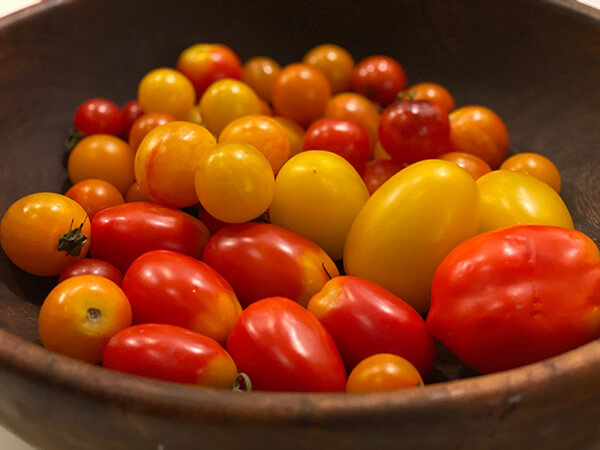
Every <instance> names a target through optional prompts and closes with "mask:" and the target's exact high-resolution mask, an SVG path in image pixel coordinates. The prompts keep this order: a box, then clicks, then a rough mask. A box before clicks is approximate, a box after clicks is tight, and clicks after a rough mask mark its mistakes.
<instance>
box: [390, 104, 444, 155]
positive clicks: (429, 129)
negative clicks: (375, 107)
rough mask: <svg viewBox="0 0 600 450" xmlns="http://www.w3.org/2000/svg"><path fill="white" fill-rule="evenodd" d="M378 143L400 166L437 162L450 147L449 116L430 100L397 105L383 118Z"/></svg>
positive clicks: (392, 106) (391, 107)
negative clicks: (434, 160) (439, 156)
mask: <svg viewBox="0 0 600 450" xmlns="http://www.w3.org/2000/svg"><path fill="white" fill-rule="evenodd" d="M379 140H380V142H381V145H383V148H384V149H385V150H386V151H387V152H388V153H389V154H390V156H391V157H392V158H393V159H395V160H397V161H400V162H406V163H413V162H417V161H421V160H423V159H431V158H435V157H437V156H438V155H441V154H442V153H446V152H447V151H448V148H449V146H450V122H449V120H448V114H446V113H445V112H444V111H443V110H442V108H440V107H439V106H438V105H436V104H434V103H431V102H429V101H427V100H413V101H410V100H408V101H399V102H396V103H394V104H393V105H391V106H389V107H388V108H386V110H385V111H384V112H383V113H382V114H381V121H380V122H379Z"/></svg>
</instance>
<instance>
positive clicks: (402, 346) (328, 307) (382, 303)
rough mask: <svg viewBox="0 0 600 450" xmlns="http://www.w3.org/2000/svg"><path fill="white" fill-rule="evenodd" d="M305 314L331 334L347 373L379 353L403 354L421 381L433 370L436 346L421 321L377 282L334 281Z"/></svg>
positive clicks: (325, 288) (418, 316)
mask: <svg viewBox="0 0 600 450" xmlns="http://www.w3.org/2000/svg"><path fill="white" fill-rule="evenodd" d="M308 310H309V311H310V312H311V313H313V315H315V316H316V317H317V318H318V319H319V321H320V322H321V323H322V324H323V326H324V327H325V328H326V329H327V331H329V333H330V334H331V336H332V337H333V340H334V341H335V343H336V345H337V347H338V349H339V351H340V354H341V355H342V359H343V360H344V362H345V364H346V369H348V370H349V371H350V370H352V369H353V368H354V366H356V364H358V363H359V362H360V361H362V360H363V359H365V358H367V357H369V356H371V355H375V354H377V353H392V354H395V355H398V356H402V357H403V358H405V359H407V360H408V361H410V362H411V363H412V364H413V365H414V366H415V367H416V368H417V370H419V373H420V374H421V376H423V377H425V376H426V375H427V374H428V373H429V372H430V371H431V369H432V368H433V363H434V358H435V347H434V344H433V338H432V337H431V336H430V335H429V333H428V332H427V330H426V329H425V321H424V320H423V318H422V317H421V316H420V315H419V313H417V312H416V311H415V310H414V309H413V308H412V307H411V306H409V305H408V304H407V303H405V302H404V301H403V300H402V299H400V298H399V297H397V296H395V295H394V294H392V293H391V292H389V291H387V290H385V289H383V288H382V287H380V286H378V285H376V284H375V283H372V282H370V281H367V280H363V279H361V278H357V277H352V276H340V277H336V278H333V279H331V280H330V281H328V282H327V284H326V285H325V286H324V287H323V289H321V291H319V292H318V293H317V294H315V296H314V297H313V298H312V299H311V300H310V302H309V303H308Z"/></svg>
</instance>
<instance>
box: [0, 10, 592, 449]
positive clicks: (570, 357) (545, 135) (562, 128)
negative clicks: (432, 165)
mask: <svg viewBox="0 0 600 450" xmlns="http://www.w3.org/2000/svg"><path fill="white" fill-rule="evenodd" d="M196 42H223V43H226V44H228V45H230V46H232V47H233V48H234V49H235V50H236V51H237V52H238V53H239V54H240V56H241V58H242V59H247V58H248V57H250V56H254V55H259V54H266V55H268V56H271V57H274V58H275V59H277V60H279V61H280V62H282V63H287V62H292V61H295V60H299V59H300V58H301V57H302V56H303V54H304V53H305V52H306V51H307V50H308V49H309V48H310V47H311V46H313V45H315V44H318V43H322V42H335V43H338V44H340V45H343V46H345V47H346V48H348V49H349V50H350V51H351V52H352V53H353V54H354V55H355V57H356V58H357V59H360V58H362V57H364V56H367V55H369V54H373V53H385V54H389V55H392V56H394V57H396V58H397V59H398V60H400V61H401V62H402V64H403V65H404V67H405V69H406V71H407V73H408V76H409V82H410V83H413V82H418V81H435V82H440V83H442V84H444V85H446V86H447V87H448V88H449V89H450V91H451V92H452V93H453V94H454V96H455V99H456V101H457V104H458V105H465V104H481V105H485V106H489V107H491V108H492V109H494V110H495V111H497V112H498V113H499V114H500V116H501V117H503V119H504V120H505V122H506V124H507V127H508V130H509V133H510V136H511V143H512V146H513V148H514V149H518V150H519V151H535V152H540V153H543V154H545V155H548V156H549V157H550V158H552V160H553V161H555V162H556V164H557V165H558V167H559V169H560V171H561V174H562V175H563V181H564V191H563V198H564V199H565V201H566V203H567V205H568V206H569V208H570V210H571V212H572V214H573V217H574V220H575V223H576V226H577V228H578V229H580V230H581V231H584V232H585V233H587V234H588V235H590V236H591V237H592V238H593V239H595V241H596V242H597V243H598V242H600V126H599V125H598V124H599V123H600V122H599V121H600V14H598V13H597V12H596V11H595V10H593V9H591V8H588V7H585V6H582V5H580V4H578V3H576V2H575V1H568V0H553V1H541V0H539V1H533V0H505V1H499V0H498V1H494V2H484V1H467V0H464V1H459V0H424V1H417V0H410V1H409V0H405V1H396V2H390V1H377V0H372V1H368V2H367V1H359V2H341V1H328V0H308V1H303V2H286V1H262V2H261V1H257V2H245V1H244V2H243V1H228V2H223V1H221V2H217V1H212V2H211V1H204V2H200V1H185V0H170V1H144V0H127V1H124V0H77V1H74V0H66V1H64V2H58V1H49V2H46V3H44V4H42V6H40V7H34V8H31V9H29V10H27V11H25V12H22V13H20V14H16V15H14V16H11V17H9V18H7V19H4V20H2V21H0V99H1V101H0V149H1V152H2V153H1V155H2V159H1V163H0V183H1V188H0V211H1V212H4V210H5V209H6V208H7V207H8V205H9V204H10V203H12V202H13V201H14V200H16V199H17V198H19V197H21V196H23V195H25V194H28V193H31V192H35V191H41V190H50V191H59V190H61V189H62V186H64V183H65V178H66V173H65V169H64V167H62V164H61V153H62V142H63V140H64V138H65V134H66V130H67V129H68V127H69V126H70V125H71V120H72V114H73V112H74V110H75V108H76V107H77V105H78V104H79V103H81V102H82V101H83V100H85V99H86V98H89V97H91V96H103V97H108V98H112V99H114V100H116V101H117V102H119V103H124V102H125V101H127V100H129V99H131V98H132V97H134V96H135V92H136V86H137V82H138V81H139V79H140V78H141V76H143V75H144V73H146V72H147V71H148V70H150V69H152V68H155V67H157V66H165V65H167V66H168V65H170V66H172V65H173V64H174V62H175V59H176V57H177V55H178V54H179V52H180V51H181V50H182V49H183V48H185V47H186V46H188V45H190V44H191V43H196ZM55 282H56V280H55V279H53V278H49V279H40V278H36V277H32V276H29V275H27V274H25V273H23V272H22V271H20V270H19V269H17V268H15V267H14V266H12V265H11V264H10V263H9V262H8V260H7V259H6V256H5V255H4V254H3V253H1V252H0V422H2V423H4V424H5V425H6V426H7V427H8V428H10V429H12V430H13V431H15V432H16V433H18V434H19V435H21V436H23V437H24V438H25V439H26V440H27V441H29V442H31V443H32V444H34V445H36V446H38V447H39V448H43V449H49V450H67V449H85V448H89V449H103V450H104V449H106V450H109V449H128V450H129V449H157V450H172V449H180V448H215V449H236V448H247V449H254V448H256V449H282V448H286V449H319V448H330V449H334V448H340V449H342V448H343V449H358V448H382V447H385V448H397V449H445V450H447V449H509V448H510V449H513V448H514V449H526V448H529V449H538V448H544V449H568V450H572V449H597V448H600V429H599V428H598V426H597V421H598V419H600V383H599V382H598V380H600V343H598V342H593V343H590V344H588V345H586V346H584V347H582V348H580V349H577V350H575V351H572V352H570V353H568V354H565V355H562V356H560V357H557V358H554V359H551V360H548V361H545V362H542V363H539V364H535V365H532V366H528V367H524V368H520V369H517V370H513V371H510V372H505V373H500V374H496V375H491V376H482V377H473V378H468V379H463V380H457V381H451V382H446V383H439V384H435V385H431V386H427V387H426V388H424V389H419V390H411V391H403V392H397V393H393V394H379V395H361V396H345V395H300V394H269V393H252V394H242V393H230V392H213V391H206V390H202V389H194V388H189V387H183V386H177V385H171V384H168V383H160V382H154V381H151V380H143V379H139V378H135V377H130V376H125V375H120V374H116V373H111V372H109V371H105V370H103V369H100V368H98V367H95V366H89V365H85V364H82V363H79V362H76V361H73V360H69V359H67V358H64V357H60V356H58V355H54V354H52V353H50V352H47V351H45V350H44V349H43V348H42V347H40V346H39V345H37V344H36V342H37V340H38V335H37V327H36V319H37V313H38V311H39V305H40V304H41V302H42V300H43V298H44V296H45V294H46V293H47V292H48V290H49V289H50V288H51V287H52V286H53V284H54V283H55ZM574 289H576V287H574Z"/></svg>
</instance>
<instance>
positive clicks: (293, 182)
mask: <svg viewBox="0 0 600 450" xmlns="http://www.w3.org/2000/svg"><path fill="white" fill-rule="evenodd" d="M368 198H369V192H368V191H367V188H366V186H365V184H364V182H363V180H362V179H361V177H360V175H359V174H358V172H356V170H354V168H353V167H352V166H351V165H350V163H349V162H347V161H346V160H345V159H344V158H342V157H341V156H339V155H336V154H335V153H333V152H326V151H321V150H311V151H306V152H301V153H299V154H297V155H296V156H294V157H292V158H290V159H289V160H288V161H287V162H286V163H285V164H284V165H283V167H282V168H281V170H280V171H279V174H278V175H277V178H276V179H275V196H274V197H273V202H272V203H271V209H270V210H269V211H270V216H271V222H272V223H274V224H275V225H279V226H281V227H284V228H287V229H288V230H292V231H294V232H296V233H298V234H300V235H302V236H304V237H306V238H308V239H311V240H312V241H314V242H316V243H317V244H318V245H319V246H320V247H321V248H322V249H323V250H325V251H326V252H327V253H328V254H329V256H330V257H331V258H332V259H334V260H335V259H340V258H341V257H342V253H343V249H344V241H345V240H346V234H347V233H348V229H349V228H350V225H352V221H353V220H354V218H355V217H356V215H357V214H358V212H359V211H360V209H361V208H362V206H363V204H364V203H365V202H366V201H367V199H368Z"/></svg>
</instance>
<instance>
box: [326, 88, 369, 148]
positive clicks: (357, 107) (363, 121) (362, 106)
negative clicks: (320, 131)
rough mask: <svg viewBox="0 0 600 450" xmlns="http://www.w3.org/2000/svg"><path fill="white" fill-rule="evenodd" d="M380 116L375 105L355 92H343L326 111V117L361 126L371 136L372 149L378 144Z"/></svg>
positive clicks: (333, 99)
mask: <svg viewBox="0 0 600 450" xmlns="http://www.w3.org/2000/svg"><path fill="white" fill-rule="evenodd" d="M379 115H380V114H379V110H378V109H377V105H375V103H373V102H372V101H371V100H369V99H368V98H366V97H364V96H362V95H360V94H356V93H354V92H342V93H341V94H337V95H335V96H334V97H332V98H331V100H329V102H328V103H327V108H326V109H325V117H330V118H332V119H341V120H349V121H351V122H354V123H357V124H358V125H360V126H361V127H362V129H363V130H365V133H367V135H368V136H369V142H370V143H371V148H373V147H374V146H375V142H377V129H378V128H379Z"/></svg>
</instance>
